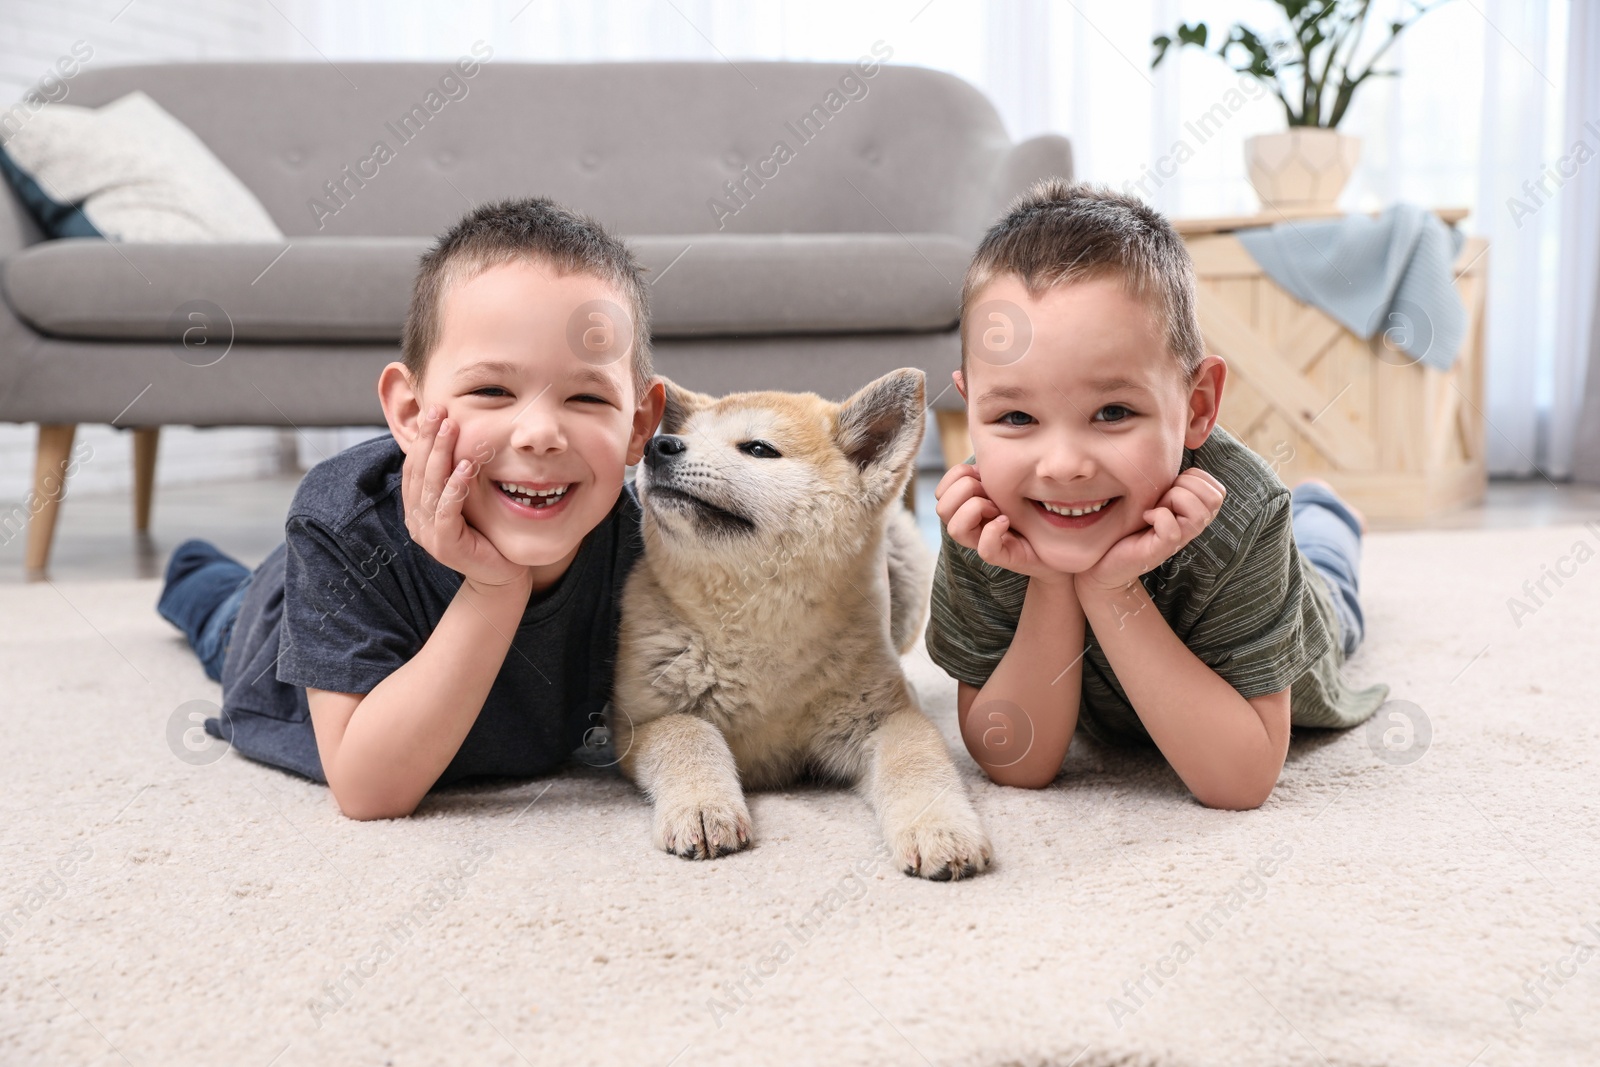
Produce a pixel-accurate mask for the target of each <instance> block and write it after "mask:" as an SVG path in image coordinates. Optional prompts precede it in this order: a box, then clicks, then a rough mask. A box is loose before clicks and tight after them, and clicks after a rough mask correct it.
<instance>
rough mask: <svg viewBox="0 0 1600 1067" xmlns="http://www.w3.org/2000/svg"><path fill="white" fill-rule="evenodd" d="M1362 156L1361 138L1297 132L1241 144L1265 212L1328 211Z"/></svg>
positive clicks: (1313, 129) (1310, 130)
mask: <svg viewBox="0 0 1600 1067" xmlns="http://www.w3.org/2000/svg"><path fill="white" fill-rule="evenodd" d="M1360 156H1361V138H1359V137H1347V136H1345V135H1344V134H1342V133H1340V132H1338V131H1337V130H1325V129H1321V128H1319V127H1314V126H1303V127H1302V126H1297V127H1295V128H1294V129H1291V130H1287V131H1285V132H1284V133H1264V134H1261V135H1259V136H1256V137H1251V138H1250V139H1249V140H1247V141H1245V143H1244V161H1245V166H1246V168H1247V169H1248V170H1249V172H1250V184H1252V185H1254V186H1255V190H1256V195H1257V196H1259V197H1260V198H1261V206H1262V207H1263V208H1279V209H1283V208H1293V209H1298V210H1315V209H1327V210H1331V209H1332V208H1333V206H1334V202H1335V201H1336V200H1338V199H1339V194H1340V193H1342V192H1344V187H1345V183H1347V182H1348V181H1349V180H1350V175H1351V174H1352V173H1354V171H1355V169H1356V160H1357V159H1359V158H1360Z"/></svg>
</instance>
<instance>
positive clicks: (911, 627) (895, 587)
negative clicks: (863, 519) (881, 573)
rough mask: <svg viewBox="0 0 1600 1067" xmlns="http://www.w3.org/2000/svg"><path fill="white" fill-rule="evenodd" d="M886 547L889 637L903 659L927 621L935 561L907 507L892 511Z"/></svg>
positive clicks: (897, 507) (886, 534) (885, 537)
mask: <svg viewBox="0 0 1600 1067" xmlns="http://www.w3.org/2000/svg"><path fill="white" fill-rule="evenodd" d="M884 544H885V546H886V548H887V552H886V555H887V556H888V560H889V636H890V638H891V639H892V640H893V641H894V647H895V648H896V649H897V650H898V651H899V652H900V654H901V655H902V656H903V655H905V654H906V653H907V652H910V651H911V646H912V644H913V643H914V642H915V641H916V639H917V635H918V634H919V633H921V632H922V624H923V622H925V621H926V619H927V615H928V593H929V590H930V588H931V587H932V585H933V557H932V556H931V554H930V553H929V552H928V549H927V546H925V545H924V544H923V543H922V534H921V533H920V532H919V531H918V530H917V520H916V518H915V517H914V516H913V515H912V514H911V512H909V511H907V510H906V509H905V508H904V507H899V506H896V507H894V508H892V509H890V512H889V521H888V523H887V529H886V530H885V533H884Z"/></svg>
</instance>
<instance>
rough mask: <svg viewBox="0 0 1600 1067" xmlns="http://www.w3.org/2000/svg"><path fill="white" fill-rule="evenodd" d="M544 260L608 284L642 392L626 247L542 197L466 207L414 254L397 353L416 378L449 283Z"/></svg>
mask: <svg viewBox="0 0 1600 1067" xmlns="http://www.w3.org/2000/svg"><path fill="white" fill-rule="evenodd" d="M522 260H526V261H534V262H537V263H540V264H545V265H548V266H549V267H551V268H552V269H554V270H555V271H556V272H557V273H560V274H574V273H581V274H589V275H593V276H594V277H596V278H599V279H600V280H602V281H605V282H608V283H610V284H611V285H613V286H615V287H616V289H617V291H618V292H619V293H621V294H622V296H623V299H624V301H625V305H624V307H623V309H622V310H623V311H624V312H626V314H627V316H628V317H629V318H630V319H631V320H632V323H631V325H632V331H633V344H632V345H631V346H630V358H631V360H632V363H633V392H634V396H635V398H637V397H640V396H643V395H644V392H645V390H646V389H648V388H649V385H650V379H651V376H652V375H653V374H654V370H653V367H652V360H651V355H650V299H649V289H648V287H647V286H646V285H645V282H644V271H643V268H641V267H640V266H639V263H638V261H637V260H635V259H634V258H633V252H632V251H631V250H630V249H629V248H628V246H627V245H626V244H624V243H623V242H622V241H620V240H619V239H617V238H616V237H613V236H612V235H611V234H609V233H607V232H606V229H605V227H604V226H601V225H600V223H598V222H596V221H595V220H594V219H592V218H589V217H588V216H587V215H579V214H577V213H576V212H573V211H569V210H567V209H566V208H564V207H561V206H560V205H559V204H557V203H555V202H554V201H552V200H549V199H547V198H545V197H532V198H528V199H522V200H502V201H500V202H498V203H494V204H485V205H484V206H482V207H479V208H476V209H474V210H473V211H471V212H470V213H469V214H468V215H467V216H466V217H465V218H463V219H462V220H461V221H460V222H458V223H456V224H455V225H454V226H452V227H451V228H450V229H449V230H447V231H445V233H444V234H443V236H441V237H440V238H439V240H438V243H436V244H435V245H434V246H433V247H432V248H431V249H429V250H428V251H427V252H426V253H425V254H424V255H423V257H422V261H421V264H420V266H419V267H418V269H417V280H416V283H415V285H413V286H412V289H411V306H410V308H409V310H408V311H407V312H406V326H405V333H404V334H403V336H402V338H401V341H400V359H401V361H402V362H404V363H405V366H406V370H408V371H410V373H411V377H412V379H413V380H415V381H417V382H419V383H420V382H421V381H422V376H423V372H424V371H426V370H427V366H428V357H429V355H431V354H432V352H433V350H434V348H435V347H436V346H437V345H438V343H439V328H440V319H441V313H440V312H441V307H442V304H443V301H444V295H445V292H446V291H447V290H448V289H449V287H450V286H452V285H455V284H458V283H460V282H464V281H469V280H471V279H472V278H475V277H477V276H478V275H480V274H482V273H483V272H484V271H486V270H488V269H489V268H490V267H497V266H499V265H501V264H503V263H513V262H517V261H522Z"/></svg>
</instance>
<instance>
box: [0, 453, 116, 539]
mask: <svg viewBox="0 0 1600 1067" xmlns="http://www.w3.org/2000/svg"><path fill="white" fill-rule="evenodd" d="M93 458H94V446H93V445H91V444H90V443H89V442H87V441H79V442H78V443H77V444H76V445H74V446H73V447H72V454H71V455H69V456H68V457H67V458H66V459H63V460H61V461H60V462H59V463H58V464H57V466H58V467H59V473H58V472H57V471H50V472H48V473H46V474H45V476H44V477H43V478H41V479H40V480H39V486H40V487H41V488H42V489H43V490H44V492H43V493H42V494H41V493H36V492H34V491H33V490H32V489H30V490H28V495H27V496H25V497H24V498H23V500H22V503H20V504H15V505H13V506H12V507H10V508H8V509H6V510H5V511H4V512H0V547H4V546H5V545H9V544H10V543H11V542H12V541H13V540H15V539H16V536H17V535H18V534H20V533H21V532H22V531H23V530H26V529H27V528H28V522H29V520H30V519H32V518H33V516H35V515H37V514H39V512H41V511H43V510H44V508H45V505H47V504H50V503H53V502H56V501H60V500H65V499H66V496H67V480H68V479H69V478H71V477H72V476H73V475H74V474H76V473H77V470H78V464H80V463H87V462H88V461H89V460H91V459H93Z"/></svg>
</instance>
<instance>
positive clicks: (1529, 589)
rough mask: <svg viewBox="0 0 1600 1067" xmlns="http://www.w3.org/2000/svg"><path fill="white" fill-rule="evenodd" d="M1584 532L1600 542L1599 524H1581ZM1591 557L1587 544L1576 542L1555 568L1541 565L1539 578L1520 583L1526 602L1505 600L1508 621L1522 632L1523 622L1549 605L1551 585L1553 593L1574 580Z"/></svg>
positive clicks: (1551, 595) (1589, 522)
mask: <svg viewBox="0 0 1600 1067" xmlns="http://www.w3.org/2000/svg"><path fill="white" fill-rule="evenodd" d="M1583 528H1584V529H1585V530H1588V531H1589V533H1591V534H1593V535H1594V536H1595V538H1596V540H1597V541H1600V522H1596V521H1595V520H1594V519H1590V520H1589V521H1588V522H1586V523H1584V524H1583ZM1594 557H1595V547H1594V546H1593V545H1591V544H1590V543H1589V542H1588V541H1587V540H1585V539H1583V538H1579V539H1578V540H1576V541H1574V542H1572V547H1571V549H1569V550H1568V551H1567V552H1566V553H1564V554H1562V555H1560V556H1557V557H1556V559H1555V562H1554V564H1550V563H1541V564H1540V565H1539V576H1538V577H1537V578H1529V579H1526V580H1524V581H1523V583H1522V595H1523V597H1526V598H1527V599H1526V600H1524V599H1521V598H1518V597H1514V596H1512V597H1507V598H1506V610H1507V611H1509V612H1510V613H1511V621H1512V622H1514V623H1516V624H1517V629H1519V630H1520V629H1522V620H1523V619H1525V618H1527V617H1528V616H1529V615H1534V614H1537V613H1538V611H1539V609H1540V608H1542V607H1544V606H1545V605H1546V604H1547V603H1549V602H1550V600H1551V598H1552V597H1553V596H1554V595H1555V592H1554V590H1552V589H1551V588H1550V584H1551V583H1552V582H1553V583H1555V588H1556V589H1560V588H1561V587H1562V586H1563V585H1565V584H1566V583H1567V582H1568V581H1569V580H1570V579H1572V578H1575V577H1577V574H1578V568H1579V567H1581V566H1583V565H1584V564H1585V563H1588V562H1589V561H1590V560H1591V559H1593V558H1594Z"/></svg>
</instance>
